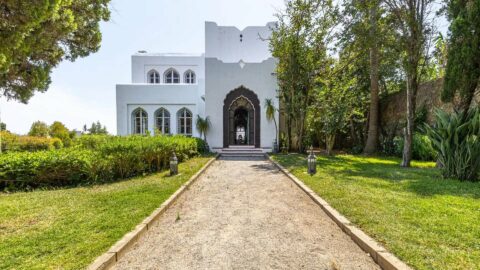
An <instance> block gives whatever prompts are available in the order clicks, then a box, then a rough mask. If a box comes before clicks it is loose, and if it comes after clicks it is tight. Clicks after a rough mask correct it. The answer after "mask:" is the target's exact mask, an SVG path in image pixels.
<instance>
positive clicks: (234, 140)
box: [223, 86, 260, 147]
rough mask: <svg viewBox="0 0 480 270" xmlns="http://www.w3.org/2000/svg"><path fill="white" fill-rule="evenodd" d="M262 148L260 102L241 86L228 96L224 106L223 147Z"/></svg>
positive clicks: (253, 94)
mask: <svg viewBox="0 0 480 270" xmlns="http://www.w3.org/2000/svg"><path fill="white" fill-rule="evenodd" d="M230 145H252V146H255V147H260V102H259V100H258V97H257V95H256V94H255V93H254V92H253V91H251V90H249V89H247V88H245V87H243V86H241V87H239V88H237V89H235V90H233V91H231V92H230V93H228V95H227V96H226V98H225V100H224V105H223V146H224V147H228V146H230Z"/></svg>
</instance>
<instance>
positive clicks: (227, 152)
mask: <svg viewBox="0 0 480 270" xmlns="http://www.w3.org/2000/svg"><path fill="white" fill-rule="evenodd" d="M220 157H222V158H228V159H241V158H255V159H257V158H258V159H265V158H266V156H265V153H264V152H263V150H262V149H260V148H255V147H254V146H253V145H235V146H230V147H228V148H223V149H222V150H221V151H220Z"/></svg>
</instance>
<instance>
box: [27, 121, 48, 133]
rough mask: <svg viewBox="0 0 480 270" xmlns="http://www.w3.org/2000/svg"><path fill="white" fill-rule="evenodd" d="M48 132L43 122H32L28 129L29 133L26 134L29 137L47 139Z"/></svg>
mask: <svg viewBox="0 0 480 270" xmlns="http://www.w3.org/2000/svg"><path fill="white" fill-rule="evenodd" d="M49 132H50V128H49V127H48V125H47V124H45V122H42V121H36V122H33V124H32V126H31V127H30V131H29V132H28V135H29V136H35V137H48V136H49Z"/></svg>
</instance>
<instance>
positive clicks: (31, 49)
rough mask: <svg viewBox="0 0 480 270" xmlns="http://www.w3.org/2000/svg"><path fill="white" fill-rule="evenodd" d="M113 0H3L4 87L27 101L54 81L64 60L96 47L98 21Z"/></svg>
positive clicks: (0, 72) (0, 62)
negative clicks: (56, 68) (54, 71)
mask: <svg viewBox="0 0 480 270" xmlns="http://www.w3.org/2000/svg"><path fill="white" fill-rule="evenodd" d="M109 2H110V0H62V1H50V0H37V1H30V0H3V1H1V3H0V40H1V41H2V42H0V91H1V94H2V95H3V96H5V97H7V99H13V100H17V101H20V102H23V103H27V102H28V100H29V99H30V98H31V97H32V96H33V95H34V93H35V92H44V91H46V90H47V89H48V86H49V84H50V72H51V71H52V69H53V68H54V67H55V66H56V65H58V64H59V63H60V62H61V61H62V60H64V59H66V60H70V61H74V60H75V59H77V58H78V57H85V56H87V55H89V54H90V53H92V52H96V51H98V49H99V48H100V42H101V39H102V35H101V33H100V28H99V23H100V22H101V21H107V20H108V19H109V17H110V11H109V9H108V4H109Z"/></svg>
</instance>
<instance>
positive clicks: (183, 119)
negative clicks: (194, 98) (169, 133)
mask: <svg viewBox="0 0 480 270" xmlns="http://www.w3.org/2000/svg"><path fill="white" fill-rule="evenodd" d="M177 118H178V132H177V133H178V134H183V135H185V136H192V112H190V111H189V110H188V109H187V108H182V109H180V110H179V111H178V113H177Z"/></svg>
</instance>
